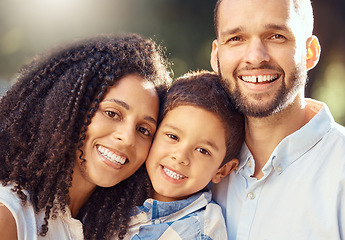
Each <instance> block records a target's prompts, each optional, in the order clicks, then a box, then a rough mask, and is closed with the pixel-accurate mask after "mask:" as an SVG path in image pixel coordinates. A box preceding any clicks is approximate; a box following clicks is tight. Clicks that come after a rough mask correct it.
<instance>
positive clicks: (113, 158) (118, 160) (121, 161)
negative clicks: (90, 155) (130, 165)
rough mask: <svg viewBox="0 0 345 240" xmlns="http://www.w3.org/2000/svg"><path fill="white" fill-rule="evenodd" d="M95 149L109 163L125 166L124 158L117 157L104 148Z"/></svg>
mask: <svg viewBox="0 0 345 240" xmlns="http://www.w3.org/2000/svg"><path fill="white" fill-rule="evenodd" d="M97 149H98V151H99V152H100V153H101V154H102V155H103V156H104V157H106V158H107V159H108V160H109V161H111V162H113V163H116V164H121V165H122V164H125V162H126V158H125V157H121V156H118V155H116V154H115V153H113V152H112V151H110V150H109V149H107V148H105V147H102V146H98V148H97Z"/></svg>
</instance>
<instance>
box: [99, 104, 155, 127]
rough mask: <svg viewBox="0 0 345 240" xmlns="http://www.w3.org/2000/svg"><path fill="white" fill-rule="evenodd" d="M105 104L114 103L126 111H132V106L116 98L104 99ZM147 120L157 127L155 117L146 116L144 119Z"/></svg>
mask: <svg viewBox="0 0 345 240" xmlns="http://www.w3.org/2000/svg"><path fill="white" fill-rule="evenodd" d="M103 101H104V102H114V103H117V104H119V105H120V106H122V107H123V108H125V109H126V110H130V109H131V108H130V106H129V105H128V104H127V103H125V102H124V101H121V100H118V99H116V98H110V99H104V100H103ZM144 119H145V120H147V121H149V122H151V123H153V124H155V125H157V121H156V120H155V119H154V118H153V117H150V116H145V117H144Z"/></svg>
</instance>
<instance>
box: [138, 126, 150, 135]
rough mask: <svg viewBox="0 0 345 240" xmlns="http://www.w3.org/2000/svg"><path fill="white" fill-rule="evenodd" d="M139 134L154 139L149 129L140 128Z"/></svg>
mask: <svg viewBox="0 0 345 240" xmlns="http://www.w3.org/2000/svg"><path fill="white" fill-rule="evenodd" d="M137 130H138V132H140V133H141V134H143V135H145V136H148V137H152V133H151V131H150V130H148V129H147V128H144V127H138V128H137Z"/></svg>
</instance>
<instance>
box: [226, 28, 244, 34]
mask: <svg viewBox="0 0 345 240" xmlns="http://www.w3.org/2000/svg"><path fill="white" fill-rule="evenodd" d="M242 31H243V28H242V27H237V28H232V29H229V30H225V31H223V32H221V34H220V35H231V34H235V33H238V32H242Z"/></svg>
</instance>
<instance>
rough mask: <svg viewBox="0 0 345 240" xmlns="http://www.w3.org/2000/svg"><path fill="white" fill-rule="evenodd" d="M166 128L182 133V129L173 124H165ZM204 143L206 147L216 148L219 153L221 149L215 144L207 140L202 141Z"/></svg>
mask: <svg viewBox="0 0 345 240" xmlns="http://www.w3.org/2000/svg"><path fill="white" fill-rule="evenodd" d="M164 126H165V127H169V128H172V129H174V130H176V131H180V129H179V128H178V127H176V126H174V125H171V124H169V123H166V124H164ZM202 142H204V143H205V144H206V145H209V146H211V147H212V148H214V149H215V150H216V151H219V148H218V147H217V146H216V145H215V144H214V143H213V142H211V141H209V140H205V141H202Z"/></svg>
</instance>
